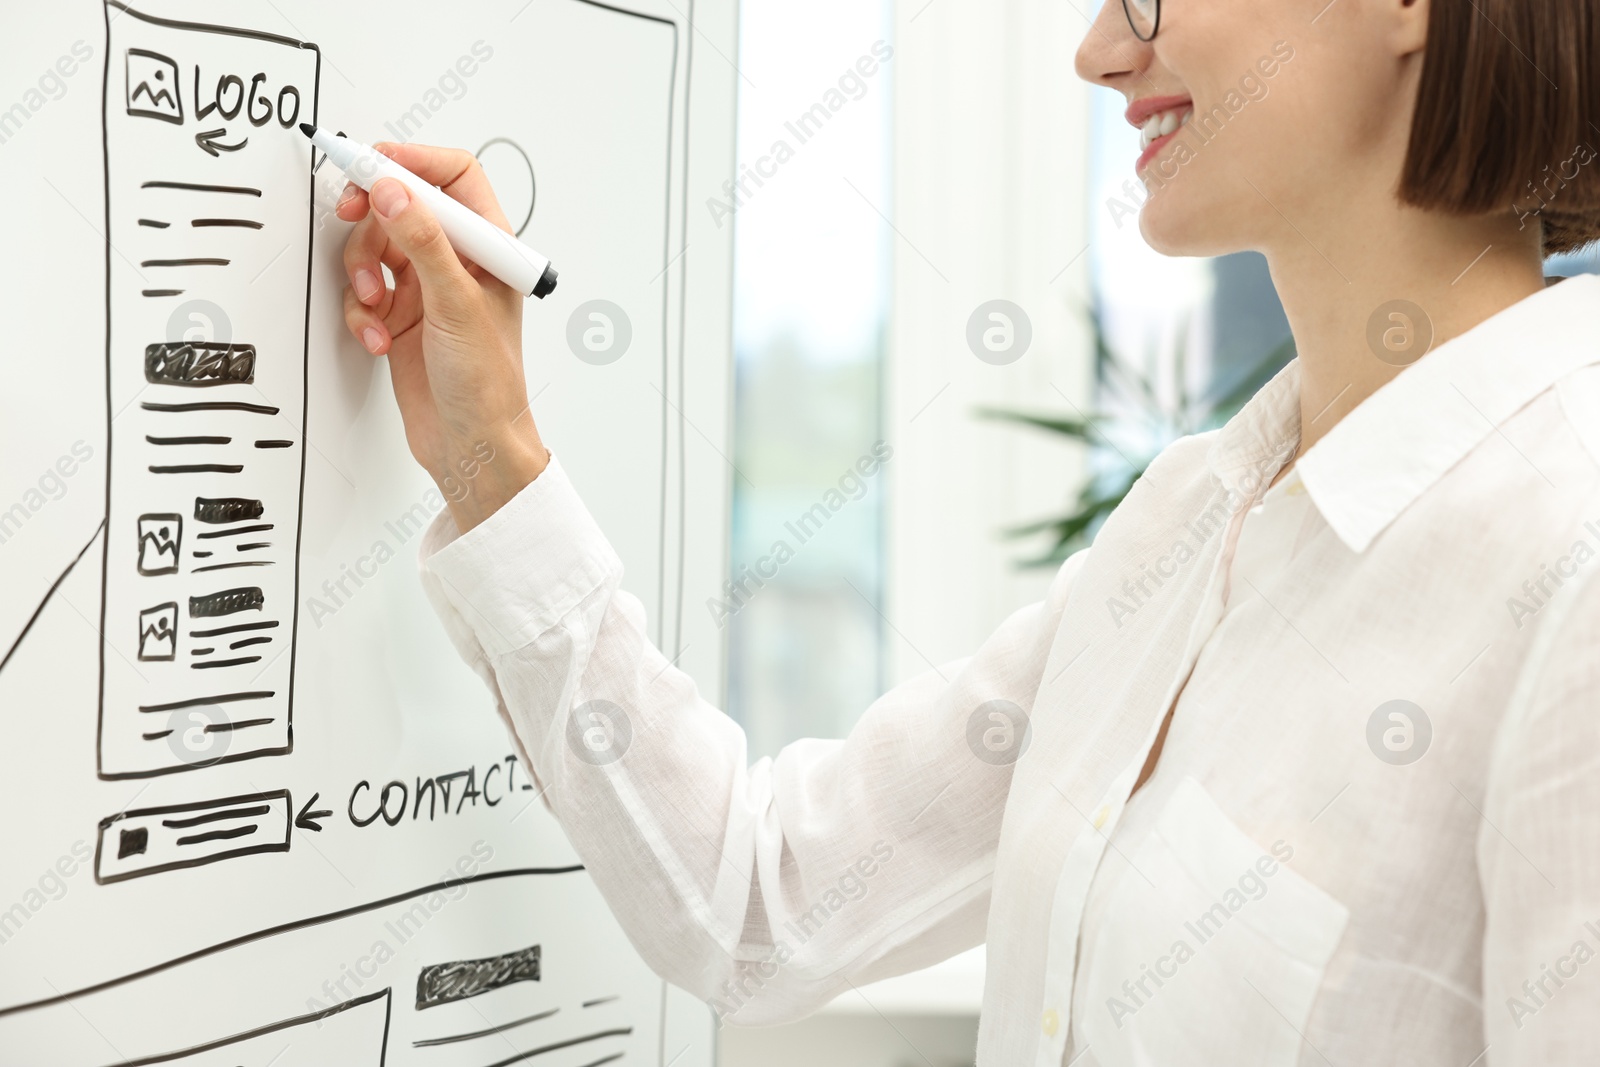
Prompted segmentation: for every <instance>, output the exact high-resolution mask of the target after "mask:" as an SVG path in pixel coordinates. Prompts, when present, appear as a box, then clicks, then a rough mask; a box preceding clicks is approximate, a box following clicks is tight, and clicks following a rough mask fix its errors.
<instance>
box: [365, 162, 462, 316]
mask: <svg viewBox="0 0 1600 1067" xmlns="http://www.w3.org/2000/svg"><path fill="white" fill-rule="evenodd" d="M368 196H369V199H370V200H371V202H372V213H373V216H374V217H375V218H376V219H377V220H378V225H379V226H381V227H382V228H383V233H384V235H385V236H386V237H387V238H388V242H389V244H390V245H393V246H394V247H395V248H397V249H398V250H399V252H400V254H402V255H403V256H404V257H405V259H406V260H407V261H409V267H410V270H412V271H413V272H415V273H416V276H417V280H418V281H419V282H421V284H422V299H423V303H424V304H425V305H426V306H427V308H428V311H429V314H430V315H435V316H439V317H441V318H455V319H457V320H458V321H460V320H462V319H464V318H468V317H471V316H473V315H475V314H476V310H477V309H476V307H475V304H476V301H477V299H478V298H479V297H481V295H482V290H481V289H479V287H478V283H477V282H476V281H474V280H473V278H472V275H470V274H468V273H467V269H466V267H465V266H463V265H462V263H461V259H460V257H459V256H457V255H456V250H455V249H454V248H453V247H451V244H450V239H449V238H448V237H446V236H445V233H444V229H443V228H442V227H441V226H440V225H439V220H438V219H437V218H435V217H434V214H433V212H432V211H430V210H428V205H427V204H425V203H423V202H422V201H421V200H420V199H418V198H416V197H414V196H412V195H411V192H410V190H408V189H407V188H406V187H405V186H404V185H403V184H402V183H400V182H398V181H396V180H395V179H393V178H383V179H380V180H379V181H378V182H377V183H376V184H375V185H373V187H372V189H371V191H370V193H369V194H368ZM402 269H404V268H402Z"/></svg>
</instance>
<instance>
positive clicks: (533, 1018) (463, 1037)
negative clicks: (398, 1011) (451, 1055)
mask: <svg viewBox="0 0 1600 1067" xmlns="http://www.w3.org/2000/svg"><path fill="white" fill-rule="evenodd" d="M560 1010H561V1009H560V1008H551V1009H550V1010H549V1011H541V1012H539V1013H538V1014H537V1015H525V1016H523V1017H522V1018H520V1019H512V1020H511V1021H510V1022H508V1023H501V1024H500V1025H499V1026H491V1027H489V1029H487V1030H474V1031H472V1032H471V1033H470V1034H451V1035H450V1036H448V1037H427V1038H423V1039H422V1040H420V1041H413V1042H411V1047H412V1048H433V1047H434V1046H435V1045H450V1044H454V1043H455V1042H457V1041H471V1040H473V1039H474V1038H479V1037H489V1036H491V1035H493V1034H498V1033H502V1032H504V1031H506V1030H510V1029H512V1028H513V1027H517V1026H523V1025H526V1024H527V1023H536V1022H538V1021H539V1020H540V1019H548V1018H550V1016H552V1015H554V1014H555V1013H556V1012H558V1011H560Z"/></svg>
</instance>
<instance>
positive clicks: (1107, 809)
mask: <svg viewBox="0 0 1600 1067" xmlns="http://www.w3.org/2000/svg"><path fill="white" fill-rule="evenodd" d="M1110 817H1111V805H1110V804H1102V805H1100V810H1099V811H1097V812H1095V813H1094V828H1095V829H1096V830H1098V829H1100V828H1101V827H1102V826H1104V825H1105V824H1106V820H1107V819H1109V818H1110Z"/></svg>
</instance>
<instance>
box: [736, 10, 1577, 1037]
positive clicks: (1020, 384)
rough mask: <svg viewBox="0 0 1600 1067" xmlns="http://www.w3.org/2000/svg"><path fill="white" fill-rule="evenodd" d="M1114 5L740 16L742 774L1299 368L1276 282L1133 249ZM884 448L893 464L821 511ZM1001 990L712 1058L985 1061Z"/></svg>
mask: <svg viewBox="0 0 1600 1067" xmlns="http://www.w3.org/2000/svg"><path fill="white" fill-rule="evenodd" d="M1113 2H1115V0H1113ZM1097 10H1098V4H1096V3H1094V0H1069V2H1068V3H1064V4H1063V3H1044V2H1041V0H999V2H993V0H991V2H987V3H981V4H980V3H975V2H967V0H900V2H895V0H812V2H811V3H807V4H803V5H802V4H794V3H780V2H778V0H742V3H741V5H740V46H739V52H738V55H737V56H728V57H724V58H725V59H727V61H728V62H730V63H732V64H734V65H735V66H736V67H737V73H738V78H739V93H740V97H739V100H740V103H739V119H738V151H737V159H738V160H739V164H740V174H741V176H742V177H744V178H745V179H746V180H745V182H744V188H743V189H742V190H739V191H738V202H735V203H731V204H730V205H729V206H731V208H732V210H731V212H730V213H729V217H728V219H727V222H728V224H731V225H733V226H734V227H735V231H734V232H735V248H736V253H735V282H734V343H735V354H736V359H737V382H736V393H735V403H734V426H735V440H736V447H735V455H734V456H733V457H732V458H733V462H734V465H735V467H736V468H737V473H736V475H735V479H734V517H733V522H734V530H733V539H732V545H733V553H732V563H731V573H730V575H729V580H730V582H732V583H734V585H733V586H731V587H730V589H729V592H730V597H729V598H728V599H727V600H725V601H724V604H725V609H724V610H725V611H726V619H725V623H724V625H725V632H726V634H727V640H728V651H729V659H728V676H727V679H726V691H725V704H724V706H725V707H726V708H727V709H728V710H729V713H730V714H732V715H733V716H734V717H735V718H736V719H737V720H738V721H739V722H740V724H741V725H742V726H743V727H744V729H745V731H746V734H747V736H748V738H749V744H750V753H749V755H750V759H751V760H752V761H754V760H756V759H759V758H762V757H770V756H773V755H775V754H776V753H777V752H778V750H779V749H780V748H782V747H783V746H784V745H785V744H787V743H788V742H790V741H793V740H795V739H797V738H801V737H842V736H844V735H845V734H846V733H848V732H849V730H850V728H851V726H852V725H853V724H854V722H855V720H856V718H857V717H858V716H859V715H860V714H861V712H862V711H863V710H864V709H865V708H866V707H867V705H868V704H870V703H871V702H872V700H873V699H874V698H876V697H877V696H878V695H879V694H881V693H882V692H884V691H885V690H886V689H888V688H890V687H892V686H894V685H896V684H898V683H900V682H902V681H904V680H906V679H907V678H910V677H912V676H914V675H916V674H918V673H920V672H922V671H925V670H927V669H929V667H930V666H932V665H935V664H943V663H945V662H948V661H950V660H952V659H956V658H959V657H962V656H965V655H967V654H969V653H970V652H971V651H972V650H974V649H976V648H977V647H978V645H979V644H980V643H981V642H982V641H983V639H984V638H985V637H987V636H988V634H989V633H990V632H991V631H992V630H993V629H994V627H995V626H997V625H998V624H999V623H1000V621H1001V620H1002V619H1003V618H1004V617H1005V616H1006V615H1008V614H1010V613H1011V612H1012V611H1013V610H1015V609H1016V608H1017V607H1020V606H1022V605H1023V604H1026V603H1028V602H1030V601H1033V600H1037V599H1039V598H1040V597H1042V596H1043V594H1044V590H1045V588H1046V586H1047V584H1048V582H1049V579H1050V577H1051V576H1052V575H1053V574H1054V571H1055V568H1056V565H1058V564H1059V562H1060V561H1061V560H1062V559H1064V558H1065V556H1066V554H1067V553H1068V552H1069V551H1071V550H1072V549H1075V548H1076V547H1079V546H1080V545H1082V544H1086V543H1087V542H1088V540H1090V539H1092V537H1093V535H1094V533H1095V531H1096V530H1097V529H1098V528H1099V524H1100V521H1101V520H1102V519H1103V518H1104V516H1105V514H1106V513H1107V512H1108V511H1109V510H1110V509H1111V508H1112V507H1114V506H1115V504H1116V502H1117V501H1118V500H1120V499H1121V496H1122V494H1123V493H1125V492H1126V490H1127V488H1128V486H1129V485H1130V484H1131V482H1132V481H1133V479H1134V478H1135V477H1137V475H1138V474H1139V473H1140V472H1141V471H1142V470H1143V469H1144V466H1145V465H1146V464H1147V463H1148V462H1149V460H1150V459H1151V458H1153V457H1154V455H1155V454H1156V453H1157V452H1159V451H1160V450H1161V448H1163V447H1164V446H1165V445H1167V444H1168V443H1170V442H1171V441H1172V440H1174V439H1176V438H1177V437H1179V436H1182V435H1184V434H1188V433H1194V432H1198V431H1202V430H1205V429H1209V428H1212V427H1214V426H1217V425H1220V424H1221V423H1222V422H1224V421H1226V419H1227V418H1228V417H1229V416H1231V415H1232V414H1233V413H1234V411H1236V410H1237V409H1238V407H1239V406H1240V405H1241V404H1242V403H1243V402H1244V400H1246V399H1248V397H1249V396H1250V395H1251V394H1252V393H1253V392H1254V391H1255V389H1256V388H1257V387H1259V386H1260V385H1261V384H1262V383H1263V382H1265V381H1266V380H1267V379H1268V378H1269V377H1271V375H1272V374H1273V373H1275V372H1276V371H1277V370H1278V369H1280V368H1281V367H1282V366H1283V365H1284V363H1286V362H1287V361H1288V360H1289V359H1290V358H1292V356H1293V348H1292V344H1291V342H1290V340H1289V329H1288V324H1287V322H1286V321H1285V319H1284V316H1283V312H1282V309H1281V308H1280V307H1279V305H1278V302H1277V299H1276V297H1275V295H1274V293H1273V290H1272V286H1271V282H1270V279H1269V278H1268V274H1267V268H1266V263H1265V261H1264V260H1263V259H1262V258H1261V257H1260V256H1259V255H1257V254H1254V253H1246V254H1241V255H1233V256H1225V257H1221V258H1217V259H1168V258H1164V257H1162V256H1159V255H1157V254H1156V253H1155V252H1153V251H1152V250H1151V249H1150V248H1149V247H1148V246H1147V245H1146V244H1145V243H1144V241H1143V240H1142V239H1141V238H1140V236H1139V231H1138V217H1137V216H1138V208H1139V205H1140V203H1141V202H1142V198H1143V196H1144V195H1145V194H1144V190H1143V188H1142V186H1140V184H1139V183H1138V182H1137V180H1136V179H1134V177H1133V169H1132V164H1133V160H1134V159H1135V157H1136V156H1137V155H1138V152H1139V133H1138V131H1137V130H1135V129H1134V128H1132V127H1130V126H1129V125H1127V123H1126V122H1125V121H1124V120H1123V118H1122V111H1123V108H1124V107H1125V106H1126V102H1125V101H1124V100H1123V99H1122V97H1121V96H1120V94H1115V93H1111V92H1108V91H1104V90H1100V89H1090V88H1089V87H1087V86H1084V85H1083V84H1081V83H1080V82H1078V80H1077V78H1076V77H1075V75H1074V74H1073V64H1072V56H1073V52H1074V51H1075V50H1076V48H1077V45H1078V42H1079V41H1080V39H1081V38H1082V36H1083V34H1084V33H1085V32H1086V30H1087V28H1088V25H1089V22H1090V20H1091V19H1092V18H1093V16H1094V15H1095V13H1096V11H1097ZM885 55H887V57H888V58H884V57H885ZM865 57H870V59H871V61H869V62H865V63H862V65H860V66H858V63H860V62H861V61H862V60H863V59H864V58H865ZM868 68H872V69H873V71H874V72H873V73H872V74H871V75H870V76H859V72H860V71H862V70H865V69H868ZM852 71H854V72H857V74H858V76H857V77H854V78H849V77H846V76H847V74H848V73H849V72H852ZM842 77H843V78H844V79H845V80H844V81H843V82H842V81H841V78H842ZM841 86H843V88H841ZM833 90H838V91H840V92H841V93H843V96H844V100H845V103H844V104H843V106H841V107H838V108H837V110H832V111H831V116H832V117H831V118H829V119H828V120H827V121H826V122H825V123H813V124H811V125H804V124H802V122H801V116H804V115H806V114H807V113H808V111H809V110H810V109H811V108H812V107H813V105H816V104H818V103H819V102H820V103H823V104H824V106H831V105H832V104H837V103H838V99H837V98H833V99H831V101H830V98H829V96H828V94H829V93H830V91H833ZM802 135H803V137H804V139H803V140H802ZM780 142H781V143H782V144H783V145H785V146H787V147H788V148H789V149H790V150H791V151H790V152H787V153H785V152H783V151H781V150H780V149H779V147H778V146H779V143H780ZM1596 269H1597V262H1596V259H1595V257H1594V256H1593V255H1592V254H1591V255H1590V256H1588V257H1585V258H1581V259H1572V258H1568V259H1564V260H1561V261H1552V263H1551V267H1550V273H1556V274H1575V273H1579V272H1585V271H1587V272H1593V271H1595V270H1596ZM880 442H881V443H882V445H880V448H881V447H882V446H887V447H888V448H889V449H891V450H892V452H891V455H890V458H889V459H888V460H887V461H885V462H883V463H882V466H881V469H879V470H878V471H876V472H875V473H874V474H873V475H871V476H869V477H865V478H860V479H859V480H858V481H859V483H860V485H859V491H857V490H858V486H857V484H856V482H850V483H849V492H848V493H840V494H839V495H837V496H833V497H831V498H830V496H829V493H830V490H834V491H837V490H838V489H839V487H840V483H841V478H842V477H844V476H846V475H847V473H848V472H849V471H850V470H851V469H852V467H854V466H855V464H856V462H857V461H858V460H859V459H860V458H861V457H863V456H867V455H870V454H872V453H873V450H874V445H875V444H878V443H880ZM841 499H842V503H840V501H841ZM819 502H820V503H823V504H824V506H825V508H826V514H827V518H826V519H825V520H822V519H814V520H813V521H811V522H809V523H808V522H806V521H805V520H804V519H803V516H806V515H807V514H808V513H809V514H811V515H813V516H817V515H820V514H822V513H821V512H817V511H813V510H812V509H814V507H815V505H817V504H818V503H819ZM836 505H837V506H836ZM779 541H782V542H784V543H785V544H786V545H787V546H788V547H789V548H790V549H791V550H792V552H791V553H787V554H786V553H782V552H780V551H778V550H777V546H776V542H779ZM982 985H983V958H982V950H981V949H980V950H975V951H974V952H971V953H967V954H965V955H963V956H960V957H957V958H956V959H954V960H951V961H949V962H948V963H945V964H942V965H940V966H938V967H935V968H932V969H930V970H928V971H925V972H922V973H919V974H915V975H909V976H906V977H904V978H900V979H895V980H892V981H888V982H882V983H879V984H877V985H873V986H866V987H863V988H861V989H859V990H855V991H852V992H851V993H849V994H847V995H846V996H844V997H842V998H840V999H839V1000H837V1001H835V1002H834V1003H833V1004H831V1005H830V1006H828V1007H827V1008H826V1009H824V1010H823V1011H822V1012H820V1013H819V1014H818V1015H816V1016H815V1017H813V1018H811V1019H808V1020H806V1021H804V1022H801V1023H797V1024H794V1025H792V1026H785V1027H778V1028H774V1029H766V1030H741V1029H730V1028H724V1029H723V1030H722V1031H721V1033H720V1041H719V1044H720V1057H721V1063H722V1064H723V1065H724V1067H757V1065H759V1067H791V1065H795V1067H798V1065H802V1064H803V1065H807V1067H812V1065H818V1064H826V1065H828V1067H901V1065H906V1067H912V1065H925V1067H955V1065H961V1064H970V1063H971V1062H972V1050H973V1047H974V1044H975V1041H976V1035H977V1017H978V1008H979V1003H980V998H981V993H982Z"/></svg>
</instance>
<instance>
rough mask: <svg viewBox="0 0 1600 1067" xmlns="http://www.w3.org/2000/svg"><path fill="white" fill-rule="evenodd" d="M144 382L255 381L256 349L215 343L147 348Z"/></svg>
mask: <svg viewBox="0 0 1600 1067" xmlns="http://www.w3.org/2000/svg"><path fill="white" fill-rule="evenodd" d="M144 379H145V381H147V382H153V383H154V384H156V385H188V386H206V385H232V384H236V383H248V382H253V381H255V380H256V346H255V345H229V344H220V343H217V342H212V341H168V342H163V343H161V344H154V345H146V346H145V350H144Z"/></svg>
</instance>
